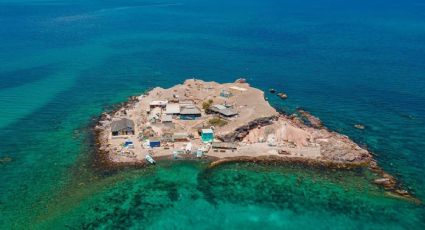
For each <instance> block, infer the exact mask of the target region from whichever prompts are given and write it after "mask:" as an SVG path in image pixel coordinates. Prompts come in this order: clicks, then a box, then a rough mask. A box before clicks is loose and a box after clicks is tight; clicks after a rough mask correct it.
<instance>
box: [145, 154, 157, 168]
mask: <svg viewBox="0 0 425 230" xmlns="http://www.w3.org/2000/svg"><path fill="white" fill-rule="evenodd" d="M145 159H146V161H148V162H149V163H151V164H153V165H154V164H155V163H156V162H155V160H154V159H153V158H152V156H151V155H149V154H146V156H145Z"/></svg>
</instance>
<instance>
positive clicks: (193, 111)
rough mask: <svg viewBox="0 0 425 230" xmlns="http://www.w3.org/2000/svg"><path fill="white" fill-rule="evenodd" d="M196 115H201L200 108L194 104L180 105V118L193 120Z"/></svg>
mask: <svg viewBox="0 0 425 230" xmlns="http://www.w3.org/2000/svg"><path fill="white" fill-rule="evenodd" d="M198 117H201V110H200V109H199V108H198V107H196V106H195V105H185V106H182V107H181V110H180V119H182V120H195V119H196V118H198Z"/></svg>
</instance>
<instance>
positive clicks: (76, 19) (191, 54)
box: [0, 0, 425, 229]
mask: <svg viewBox="0 0 425 230" xmlns="http://www.w3.org/2000/svg"><path fill="white" fill-rule="evenodd" d="M0 25H1V26H0V114H1V115H0V128H1V129H0V157H5V156H9V157H11V158H12V161H11V162H6V163H2V164H0V212H1V214H2V215H1V217H0V226H5V228H10V227H12V226H14V227H15V228H25V226H24V225H23V223H30V226H34V227H37V228H43V227H46V226H47V227H46V228H62V227H63V226H65V224H67V225H71V226H74V227H75V226H77V227H88V226H89V227H90V226H91V227H95V226H97V225H96V224H95V223H96V221H95V220H99V219H100V220H107V219H108V218H109V216H108V215H112V214H110V213H109V212H108V211H102V210H103V208H102V207H97V208H94V206H95V205H93V204H97V203H103V204H104V205H105V206H107V207H108V208H111V209H112V210H115V212H114V213H115V215H122V216H123V217H122V218H121V219H117V220H115V219H113V220H111V221H109V222H108V221H104V222H106V223H105V225H106V226H109V227H111V226H119V224H118V223H120V221H122V219H124V220H125V219H126V218H125V216H128V217H129V218H128V219H131V220H133V221H130V222H128V223H126V224H124V223H123V224H122V226H127V227H129V226H136V227H151V228H164V226H174V225H172V223H173V221H172V218H171V219H169V218H170V215H171V216H173V215H177V214H176V213H180V215H177V216H178V217H179V220H180V222H179V221H177V224H176V226H174V227H175V228H187V227H194V228H195V226H198V225H193V224H198V223H200V222H202V223H207V224H204V225H202V226H204V227H205V226H211V228H214V227H215V228H219V227H226V228H244V227H245V228H246V227H251V228H259V227H260V226H263V227H265V228H283V227H286V228H300V227H304V228H313V227H314V226H316V227H317V226H323V228H331V227H334V228H369V227H370V228H381V227H382V228H386V229H388V228H394V229H402V228H410V229H413V228H417V229H423V228H424V222H425V221H424V219H425V211H424V208H423V206H422V205H411V204H409V203H408V202H400V201H398V200H394V199H389V198H383V197H379V196H378V195H376V193H378V192H376V190H377V188H374V187H373V186H372V185H367V186H366V185H364V186H363V184H364V182H361V183H360V182H359V184H362V187H365V188H366V189H364V190H367V191H369V190H370V191H373V192H370V193H373V194H372V195H371V194H369V193H367V192H365V193H364V194H362V192H364V190H362V189H360V190H359V191H357V190H356V189H354V190H351V189H349V191H355V193H356V195H353V194H352V193H350V192H348V193H347V194H345V193H344V192H340V188H342V187H344V186H347V185H341V184H339V183H342V182H338V183H336V182H335V181H334V180H331V179H329V180H326V178H327V176H326V175H325V176H320V178H321V179H320V180H319V181H321V182H320V183H319V187H320V185H322V186H323V188H324V189H323V191H322V192H323V194H322V195H320V196H317V197H316V196H314V195H311V194H317V193H321V192H318V190H319V189H318V188H316V187H315V186H311V184H308V183H307V184H306V185H305V186H301V187H300V188H299V190H297V189H295V190H290V192H289V193H290V194H293V195H292V196H290V197H287V196H284V195H282V192H281V190H279V189H280V188H281V187H279V186H286V187H285V188H288V189H289V188H292V187H293V186H294V184H293V183H292V182H291V180H290V179H288V178H292V176H293V177H303V178H305V177H306V178H310V177H312V175H315V173H314V171H309V170H311V169H299V170H295V169H294V170H293V171H285V170H281V169H279V168H278V169H273V170H277V171H278V172H275V171H273V170H271V171H272V172H264V170H260V172H261V173H259V172H258V171H257V169H252V170H249V167H248V169H246V168H243V169H240V170H239V171H238V170H235V169H227V168H226V169H223V170H217V172H213V173H211V177H209V176H208V177H207V178H206V179H205V177H204V176H203V175H204V174H203V172H202V169H199V167H201V166H199V165H192V164H189V165H184V164H183V165H178V166H175V167H176V168H174V166H173V167H172V170H170V169H169V167H171V166H161V167H163V168H161V167H160V169H158V170H157V172H145V171H143V170H142V171H141V172H139V171H138V170H135V172H134V171H131V172H128V171H126V172H121V173H118V175H113V176H104V175H102V176H99V175H98V174H97V173H96V172H92V170H91V167H90V164H89V163H87V162H89V160H88V158H89V156H90V154H92V152H91V146H90V143H91V142H90V135H89V134H90V131H89V128H88V127H89V126H90V124H91V122H92V118H93V117H95V116H97V115H98V114H100V113H101V112H102V111H103V110H104V109H106V108H108V107H109V106H110V105H112V104H114V103H117V102H120V101H124V100H125V99H126V98H127V97H128V96H130V95H135V94H138V93H141V92H143V91H144V90H146V89H148V88H150V87H152V86H157V85H160V86H163V87H167V86H171V85H174V84H176V83H180V82H182V81H183V80H184V79H186V78H188V77H193V76H196V77H198V78H201V79H204V80H215V81H219V82H226V81H233V80H234V79H236V78H238V77H241V76H243V77H245V78H247V79H248V81H249V82H250V83H251V84H252V85H253V86H255V87H259V88H262V89H264V90H267V89H268V88H271V87H272V88H275V89H277V90H283V91H285V92H286V93H288V95H289V99H288V100H286V101H280V100H278V99H277V98H276V97H274V96H273V95H267V97H268V98H269V100H270V101H271V103H272V104H273V105H274V106H276V107H278V108H281V109H284V110H285V111H287V112H292V111H294V109H295V108H297V107H303V108H306V109H307V110H308V111H310V112H312V113H313V114H314V115H316V116H318V117H320V118H321V119H322V120H323V122H324V123H325V124H326V125H327V126H328V127H330V128H331V129H334V130H337V131H339V132H342V133H344V134H347V135H349V136H350V137H351V138H353V139H354V140H355V141H357V142H358V143H360V144H362V145H364V146H367V147H368V148H369V149H371V150H372V151H373V152H374V153H376V158H377V159H378V162H379V163H380V165H381V166H382V167H383V168H384V169H385V170H386V171H388V172H390V173H392V174H393V175H395V176H396V177H397V178H398V179H399V180H400V181H401V183H402V184H403V186H404V188H406V189H408V190H409V191H411V192H412V193H413V194H415V196H417V197H418V198H419V199H421V200H424V199H425V192H424V191H425V183H424V182H425V181H424V177H423V175H424V173H425V157H424V155H423V153H424V151H423V150H424V149H425V139H424V136H425V128H424V127H425V79H424V74H425V61H424V60H425V3H424V2H423V1H420V0H408V1H395V0H357V1H354V0H345V1H342V0H333V1H331V0H316V1H313V0H301V1H287V0H281V1H273V0H270V1H260V0H252V1H240V0H235V1H231V2H228V1H209V0H204V1H191V0H182V1H142V0H141V1H135V0H133V1H128V0H123V1H112V0H108V1H67V0H62V1H60V0H53V1H43V0H33V1H24V0H18V1H12V0H6V1H5V0H0ZM357 123H361V124H364V125H365V126H366V129H365V130H363V131H361V130H356V129H354V128H353V125H354V124H357ZM236 168H237V167H236ZM227 170H234V171H235V172H234V173H235V174H238V173H239V174H240V175H239V174H238V175H239V176H240V177H243V178H245V180H242V181H245V182H246V183H245V184H242V185H240V186H245V188H244V189H245V190H244V191H245V192H246V193H245V194H258V186H260V187H263V186H267V184H269V185H270V187H271V190H270V191H268V192H269V193H270V194H275V196H276V197H277V198H276V201H275V202H274V203H273V202H272V201H267V196H266V195H267V194H265V195H264V194H262V195H259V196H258V197H259V199H258V200H256V199H253V197H250V196H248V195H247V197H244V196H238V197H239V198H240V200H238V199H237V198H238V197H234V196H232V195H231V194H232V191H237V190H238V189H240V187H238V186H239V185H234V184H232V183H221V182H222V181H229V180H230V179H231V177H232V176H231V173H228V171H227ZM304 170H305V171H307V172H305V171H304ZM282 171H283V172H284V173H283V175H284V176H282V177H281V178H280V179H281V180H276V181H274V179H275V178H274V177H273V178H270V177H271V176H270V175H275V174H274V173H277V174H278V175H281V174H279V172H280V173H282ZM232 172H233V171H232ZM146 173H148V174H149V173H153V174H154V175H155V176H153V178H155V179H156V180H157V181H156V182H155V180H154V179H149V180H146V178H147V177H149V176H148V175H146ZM167 173H174V176H173V177H171V178H172V179H167V175H168V174H167ZM186 173H191V175H193V176H192V177H188V178H186V179H187V180H184V179H182V178H185V177H184V176H183V175H186ZM128 174H130V175H128ZM134 174H136V175H134ZM198 174H200V175H199V176H198ZM305 174H307V175H305ZM149 175H150V174H149ZM195 175H197V176H195ZM346 176H347V177H348V178H351V177H350V175H346ZM129 178H130V179H129ZM150 178H152V177H150ZM229 178H230V179H229ZM323 178H324V179H323ZM150 180H152V181H153V182H152V181H150ZM353 180H355V179H353ZM158 181H159V182H158ZM247 181H253V182H252V183H249V182H247ZM264 181H268V182H264ZM307 181H308V180H307ZM343 182H344V183H342V184H349V183H350V181H349V180H348V181H347V180H344V181H343ZM158 184H159V185H158ZM208 184H213V185H214V186H215V187H214V188H217V189H215V190H214V189H212V190H208V189H205V188H206V187H208ZM160 185H163V186H160ZM147 186H149V188H150V190H149V191H150V193H148V194H140V191H145V190H147V188H148V187H147ZM155 186H157V187H155ZM220 186H221V187H220ZM371 186H372V187H371ZM369 187H371V188H369ZM221 188H222V190H221ZM226 189H228V191H229V193H228V194H224V192H223V191H225V190H226ZM130 190H131V192H130ZM169 191H176V192H175V193H176V194H178V195H177V197H182V198H181V199H178V198H177V199H176V198H175V197H174V195H171V196H170V197H169V200H165V201H164V200H161V199H162V198H161V197H162V195H161V194H162V193H164V192H169ZM288 191H289V190H288ZM115 193H126V194H128V195H126V196H125V197H120V198H117V199H118V200H114V201H111V202H108V199H110V197H116V196H115V195H113V194H115ZM182 193H185V194H192V195H191V196H188V197H185V196H184V195H182ZM211 194H213V195H211ZM276 194H277V195H276ZM279 194H280V195H279ZM301 194H303V195H301ZM306 194H307V195H308V196H307V195H306ZM335 194H337V195H335ZM380 194H381V196H384V195H383V194H384V192H382V191H381V193H380ZM179 195H180V196H179ZM140 196H143V197H144V199H147V200H149V199H150V198H152V199H153V200H156V201H157V202H152V203H149V202H142V203H137V201H138V200H143V199H141V198H140ZM211 196H213V197H216V196H220V198H216V199H211ZM194 197H195V198H194ZM254 197H255V196H254ZM352 197H354V198H352ZM105 200H106V201H105ZM217 200H218V201H217ZM252 200H254V201H255V202H251V201H252ZM261 200H266V201H267V202H266V201H265V202H261ZM282 200H285V202H283V201H282ZM114 202H115V203H114ZM126 202H129V203H131V202H136V204H134V205H133V206H131V205H130V206H126V205H124V206H123V207H122V206H121V204H122V203H126ZM191 202H193V205H194V206H193V207H191V206H190V205H189V206H188V204H190V203H191ZM303 202H304V204H303ZM355 202H358V203H359V208H357V209H355V210H356V212H351V211H348V210H350V207H351V205H349V204H353V203H355ZM282 203H285V204H286V205H283V206H282V205H281V204H282ZM153 204H155V205H153ZM306 204H307V205H306ZM62 207H63V208H62ZM308 207H310V208H308ZM185 208H187V209H185ZM139 209H143V210H145V211H146V212H147V213H149V214H146V213H145V214H146V215H142V216H143V218H142V217H140V215H141V214H140V213H138V210H139ZM204 209H208V212H205V217H204V219H203V218H194V219H190V218H187V216H186V215H181V213H190V214H191V215H195V214H196V213H197V212H198V211H199V210H204ZM99 210H100V211H99ZM107 210H109V209H107ZM117 210H118V211H117ZM247 210H251V211H247ZM300 210H306V211H305V215H302V214H300V213H303V212H302V211H300ZM382 210H388V211H387V212H384V211H382ZM233 212H236V213H239V216H240V218H234V219H232V218H230V219H228V220H227V219H226V221H225V223H224V224H223V225H222V226H220V225H218V226H217V225H213V222H217V221H219V219H216V218H218V217H220V218H221V220H222V219H223V218H225V217H227V216H229V215H231V214H232V213H233ZM359 212H360V213H359ZM395 212H399V215H396V214H394V213H395ZM80 213H87V216H81V215H80ZM167 213H168V215H167ZM270 213H274V214H273V215H272V216H270V215H271V214H270ZM335 213H342V214H341V215H336V214H335ZM361 213H364V214H363V215H362V214H361ZM188 215H189V214H188ZM377 216H381V218H378V217H377ZM147 217H149V218H147ZM213 217H214V218H213ZM396 217H398V218H396ZM138 218H140V219H139V220H140V223H142V224H141V225H140V226H137V225H135V224H134V223H136V222H137V221H138ZM142 219H143V221H142ZM258 219H260V220H262V221H259V220H258ZM149 220H150V221H149ZM160 220H163V222H161V221H160ZM291 220H292V221H291ZM389 220H393V221H389ZM152 221H153V223H152ZM208 221H210V222H208ZM52 223H53V224H52ZM297 223H304V224H301V225H298V224H297ZM90 224H92V225H90ZM170 224H171V225H170ZM169 228H173V227H169ZM205 228H208V227H205Z"/></svg>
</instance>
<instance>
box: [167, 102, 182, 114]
mask: <svg viewBox="0 0 425 230" xmlns="http://www.w3.org/2000/svg"><path fill="white" fill-rule="evenodd" d="M165 114H167V115H179V114H180V105H179V104H167V106H166V107H165Z"/></svg>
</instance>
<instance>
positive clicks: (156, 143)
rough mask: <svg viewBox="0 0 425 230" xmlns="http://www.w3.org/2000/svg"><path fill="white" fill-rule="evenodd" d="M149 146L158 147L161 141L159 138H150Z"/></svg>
mask: <svg viewBox="0 0 425 230" xmlns="http://www.w3.org/2000/svg"><path fill="white" fill-rule="evenodd" d="M149 146H150V147H151V148H157V147H160V146H161V141H160V140H159V139H150V140H149Z"/></svg>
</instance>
